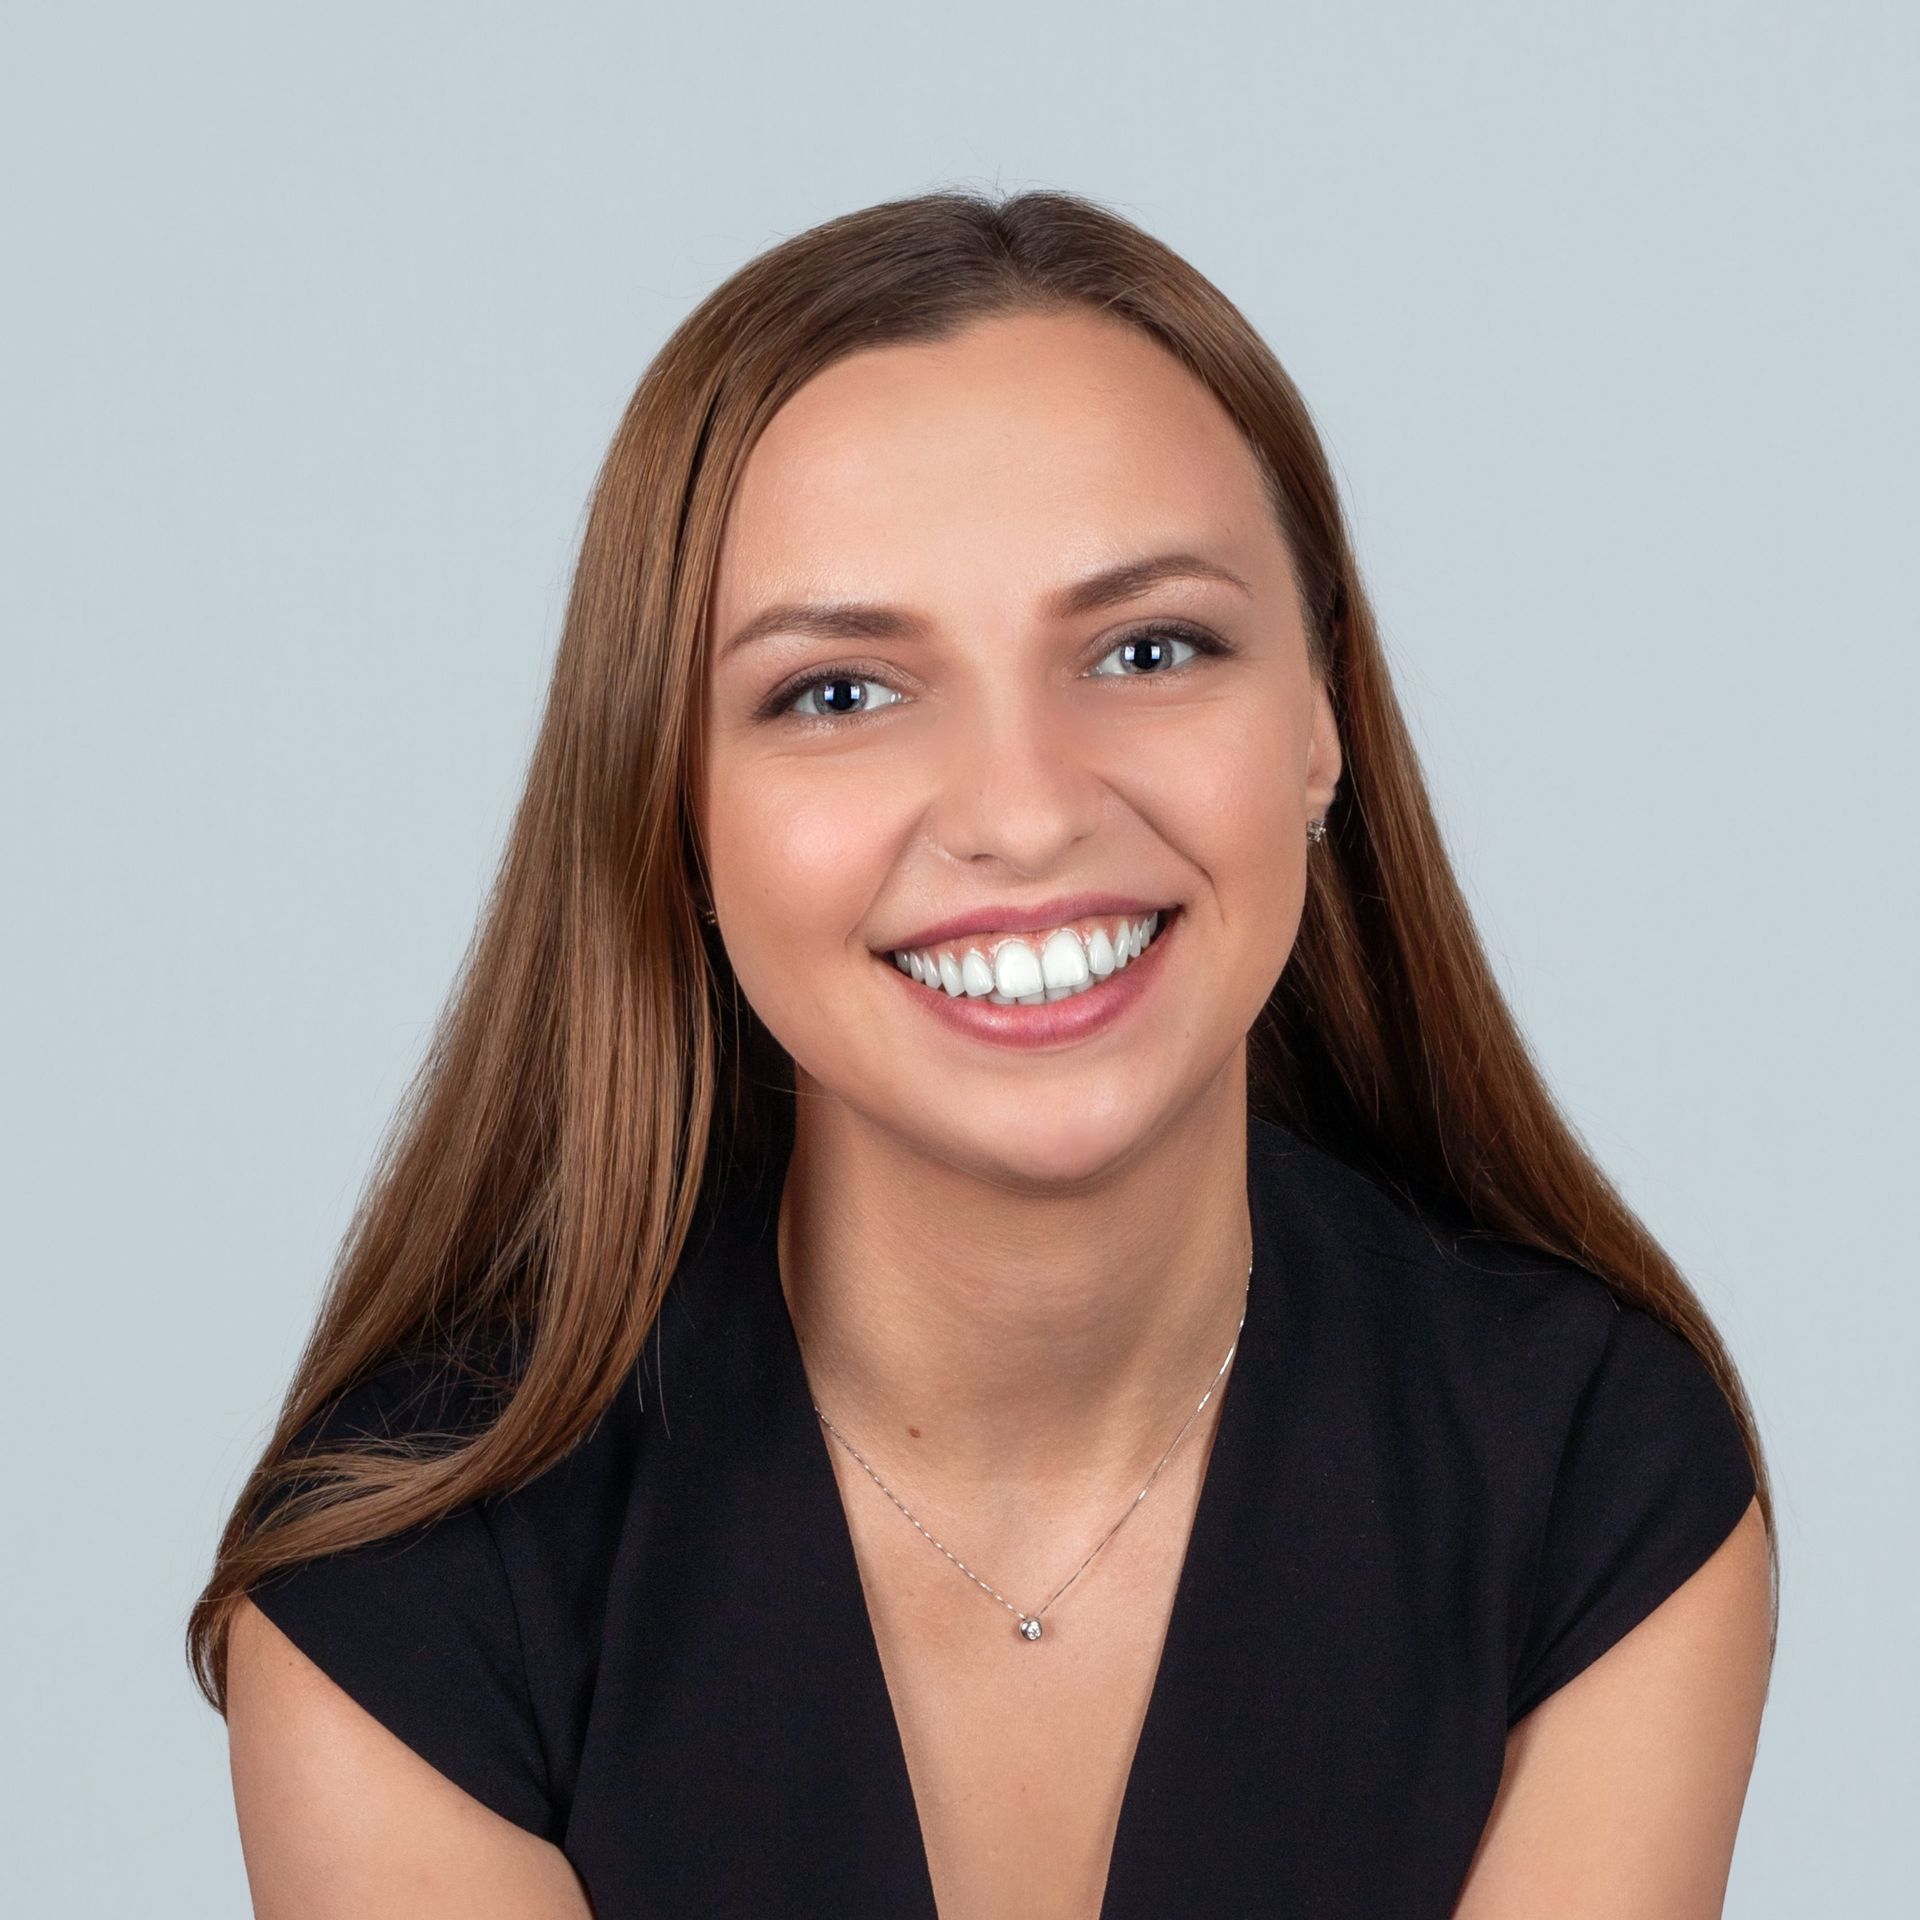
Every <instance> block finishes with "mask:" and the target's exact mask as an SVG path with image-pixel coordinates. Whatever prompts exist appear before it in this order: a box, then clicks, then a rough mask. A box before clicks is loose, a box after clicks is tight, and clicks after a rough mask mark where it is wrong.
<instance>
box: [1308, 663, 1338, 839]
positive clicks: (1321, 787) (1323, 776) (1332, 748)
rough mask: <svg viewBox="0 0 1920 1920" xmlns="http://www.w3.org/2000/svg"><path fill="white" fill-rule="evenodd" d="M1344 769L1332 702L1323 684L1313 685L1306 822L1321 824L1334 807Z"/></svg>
mask: <svg viewBox="0 0 1920 1920" xmlns="http://www.w3.org/2000/svg"><path fill="white" fill-rule="evenodd" d="M1344 765H1345V762H1344V760H1343V759H1342V757H1341V753H1340V731H1339V728H1338V727H1337V726H1336V725H1335V724H1334V718H1333V701H1332V699H1331V698H1330V697H1329V695H1328V693H1327V689H1326V685H1325V683H1324V682H1323V681H1321V680H1319V679H1317V678H1316V679H1315V681H1314V684H1313V732H1312V733H1311V735H1310V736H1309V737H1308V741H1307V775H1306V785H1305V787H1304V789H1303V791H1302V794H1301V798H1302V800H1303V801H1304V803H1305V805H1306V810H1307V818H1308V819H1309V820H1318V819H1320V818H1322V817H1323V816H1324V815H1325V813H1326V811H1327V809H1328V808H1329V807H1330V806H1332V805H1333V797H1334V794H1335V793H1336V792H1337V791H1338V789H1339V786H1340V773H1341V769H1342V768H1343V766H1344Z"/></svg>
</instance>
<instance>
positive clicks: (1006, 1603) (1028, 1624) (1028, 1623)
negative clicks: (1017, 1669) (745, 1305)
mask: <svg viewBox="0 0 1920 1920" xmlns="http://www.w3.org/2000/svg"><path fill="white" fill-rule="evenodd" d="M1252 1297H1253V1262H1252V1261H1251V1260H1249V1261H1248V1262H1247V1291H1246V1294H1245V1296H1244V1297H1243V1298H1242V1300H1241V1303H1240V1324H1239V1326H1237V1327H1235V1328H1234V1330H1233V1344H1232V1345H1231V1346H1230V1347H1228V1349H1227V1357H1226V1358H1225V1359H1224V1360H1222V1361H1221V1362H1220V1368H1219V1372H1217V1373H1216V1374H1215V1375H1214V1376H1213V1379H1212V1381H1211V1382H1210V1383H1209V1384H1208V1387H1207V1390H1206V1392H1205V1393H1203V1394H1202V1395H1201V1396H1200V1405H1199V1406H1197V1407H1195V1408H1194V1410H1193V1411H1192V1412H1191V1413H1190V1414H1188V1415H1187V1417H1186V1419H1185V1421H1184V1422H1182V1424H1181V1427H1180V1431H1179V1432H1178V1433H1176V1434H1175V1435H1174V1436H1173V1444H1172V1446H1169V1447H1168V1448H1167V1450H1166V1452H1165V1453H1163V1454H1162V1455H1161V1456H1160V1459H1159V1463H1158V1465H1156V1466H1155V1467H1154V1470H1153V1471H1152V1472H1151V1473H1150V1474H1148V1475H1147V1484H1146V1485H1145V1486H1144V1487H1142V1488H1141V1489H1140V1491H1139V1492H1138V1493H1136V1494H1135V1495H1134V1496H1133V1498H1132V1499H1131V1500H1130V1501H1129V1502H1128V1503H1127V1510H1126V1512H1124V1513H1123V1514H1122V1515H1121V1516H1120V1518H1119V1519H1118V1520H1116V1521H1115V1522H1114V1523H1113V1525H1112V1526H1111V1527H1109V1528H1108V1529H1107V1531H1106V1533H1105V1535H1104V1536H1103V1537H1102V1539H1101V1540H1100V1543H1099V1545H1098V1546H1096V1547H1095V1548H1094V1550H1093V1552H1092V1553H1090V1554H1088V1555H1087V1557H1086V1558H1085V1559H1084V1560H1082V1561H1081V1562H1080V1564H1079V1565H1078V1566H1077V1567H1075V1568H1074V1570H1073V1571H1072V1572H1071V1573H1070V1574H1068V1576H1067V1577H1066V1579H1064V1580H1063V1581H1061V1583H1060V1584H1059V1586H1057V1587H1055V1588H1054V1590H1053V1592H1052V1593H1050V1594H1049V1595H1048V1596H1047V1598H1046V1599H1045V1600H1043V1601H1042V1602H1041V1603H1040V1605H1039V1606H1037V1607H1036V1608H1034V1610H1033V1612H1031V1613H1023V1612H1021V1610H1020V1609H1019V1608H1018V1607H1017V1606H1015V1605H1014V1603H1013V1602H1012V1601H1011V1600H1009V1599H1008V1598H1007V1596H1006V1595H1005V1594H1004V1593H1002V1592H1001V1591H1000V1590H999V1588H998V1587H994V1586H989V1585H988V1584H987V1582H986V1581H984V1580H982V1579H981V1578H980V1576H979V1575H978V1574H977V1573H975V1572H974V1571H973V1569H972V1568H971V1567H969V1566H968V1565H967V1564H966V1562H965V1561H964V1560H962V1559H961V1558H960V1557H959V1556H958V1555H957V1554H955V1553H953V1552H952V1551H951V1550H950V1549H949V1548H948V1547H946V1546H945V1545H943V1544H942V1543H941V1542H940V1541H938V1540H935V1539H934V1537H933V1535H932V1534H930V1533H928V1532H927V1530H926V1528H925V1527H923V1526H921V1525H920V1522H919V1521H918V1520H915V1519H914V1516H913V1514H912V1512H911V1510H910V1509H909V1508H908V1506H907V1503H906V1502H905V1501H904V1500H902V1499H901V1498H900V1496H899V1495H898V1494H897V1493H895V1492H894V1490H893V1489H892V1488H891V1487H890V1486H888V1485H887V1483H886V1482H885V1481H884V1480H882V1479H881V1478H880V1476H879V1475H878V1474H877V1473H875V1472H874V1470H873V1468H872V1467H871V1466H870V1465H869V1464H868V1462H867V1458H866V1456H865V1455H864V1454H863V1453H862V1452H861V1451H860V1449H859V1448H858V1447H856V1446H855V1445H854V1444H853V1442H852V1441H851V1440H849V1439H848V1438H847V1436H846V1435H845V1434H844V1433H842V1432H841V1431H840V1429H839V1428H838V1427H836V1426H835V1425H834V1424H833V1422H832V1421H831V1420H829V1419H828V1418H827V1416H826V1414H825V1412H824V1411H823V1410H822V1409H821V1407H820V1406H819V1405H818V1403H816V1404H815V1405H814V1409H813V1410H814V1412H815V1413H817V1414H819V1415H820V1418H821V1421H822V1422H823V1423H824V1424H825V1426H826V1429H827V1431H828V1432H829V1433H831V1434H832V1435H833V1437H834V1438H835V1439H836V1440H838V1441H839V1442H840V1444H841V1445H842V1446H843V1447H845V1448H846V1450H847V1451H848V1452H849V1453H850V1454H852V1455H853V1457H854V1458H855V1459H856V1460H857V1461H859V1463H860V1465H861V1466H862V1467H863V1468H865V1469H866V1472H867V1475H868V1477H869V1478H870V1479H871V1480H872V1481H873V1483H874V1485H875V1486H877V1487H878V1488H879V1489H880V1491H881V1492H882V1493H884V1494H885V1495H886V1496H887V1498H888V1499H889V1500H891V1501H892V1502H893V1504H894V1505H895V1506H896V1507H898V1508H899V1509H900V1511H901V1512H902V1513H904V1514H906V1516H907V1518H908V1519H909V1520H912V1521H913V1524H914V1526H915V1527H916V1528H917V1529H918V1530H919V1532H920V1533H921V1534H922V1535H924V1536H925V1538H926V1539H927V1540H929V1541H931V1542H932V1544H933V1545H934V1546H936V1547H938V1548H939V1549H940V1551H941V1552H942V1553H944V1554H945V1555H946V1556H947V1558H948V1559H949V1560H951V1561H952V1562H953V1564H954V1565H955V1566H956V1567H958V1568H959V1569H960V1571H961V1572H962V1573H964V1574H965V1575H966V1576H967V1578H968V1579H969V1580H971V1581H972V1582H973V1584H974V1585H975V1586H976V1587H978V1588H980V1590H981V1591H982V1592H983V1593H990V1594H991V1595H992V1596H993V1597H994V1599H996V1600H998V1601H999V1602H1000V1604H1001V1605H1002V1606H1003V1607H1005V1608H1006V1609H1007V1611H1008V1612H1009V1613H1011V1614H1012V1615H1013V1616H1014V1618H1015V1619H1016V1621H1017V1622H1018V1623H1019V1631H1020V1636H1021V1638H1022V1639H1025V1640H1038V1639H1039V1638H1040V1616H1041V1615H1042V1614H1044V1613H1045V1612H1046V1610H1047V1609H1048V1608H1049V1607H1050V1606H1052V1605H1053V1603H1054V1602H1055V1601H1056V1600H1058V1599H1059V1598H1060V1596H1061V1595H1062V1594H1063V1593H1065V1592H1066V1590H1067V1589H1068V1588H1069V1587H1070V1586H1072V1585H1073V1583H1074V1582H1075V1581H1076V1580H1078V1579H1079V1578H1080V1576H1081V1575H1082V1574H1083V1573H1085V1572H1086V1570H1087V1569H1088V1568H1089V1567H1090V1566H1092V1565H1093V1562H1094V1559H1095V1557H1096V1556H1097V1555H1098V1554H1099V1553H1100V1552H1101V1550H1102V1549H1103V1548H1104V1547H1105V1546H1106V1544H1107V1542H1108V1541H1109V1540H1111V1539H1112V1538H1113V1536H1114V1535H1115V1534H1116V1533H1118V1532H1119V1531H1120V1529H1121V1528H1122V1527H1124V1526H1125V1525H1126V1524H1127V1522H1128V1521H1129V1520H1131V1519H1132V1518H1133V1516H1134V1514H1135V1513H1136V1512H1138V1511H1139V1507H1140V1503H1141V1501H1143V1500H1144V1499H1145V1498H1146V1497H1147V1495H1148V1493H1149V1492H1150V1491H1151V1490H1152V1488H1153V1483H1154V1482H1155V1481H1156V1480H1158V1479H1159V1477H1160V1469H1161V1467H1164V1466H1165V1465H1166V1464H1167V1462H1168V1461H1169V1460H1171V1459H1172V1458H1173V1451H1174V1448H1175V1447H1177V1446H1179V1444H1180V1442H1181V1441H1182V1440H1184V1439H1185V1438H1186V1437H1187V1429H1188V1428H1189V1427H1191V1426H1192V1425H1193V1423H1194V1422H1195V1421H1196V1420H1197V1419H1199V1417H1200V1413H1201V1409H1202V1408H1203V1407H1205V1406H1206V1404H1207V1402H1208V1401H1209V1400H1211V1399H1212V1398H1213V1393H1214V1388H1216V1387H1217V1386H1219V1384H1220V1380H1221V1376H1222V1375H1223V1374H1224V1373H1225V1372H1226V1370H1227V1369H1228V1367H1230V1366H1231V1365H1232V1364H1233V1356H1234V1355H1235V1354H1236V1353H1237V1352H1238V1351H1239V1350H1240V1335H1241V1332H1242V1330H1243V1329H1244V1328H1245V1326H1246V1324H1247V1304H1248V1301H1250V1300H1251V1299H1252Z"/></svg>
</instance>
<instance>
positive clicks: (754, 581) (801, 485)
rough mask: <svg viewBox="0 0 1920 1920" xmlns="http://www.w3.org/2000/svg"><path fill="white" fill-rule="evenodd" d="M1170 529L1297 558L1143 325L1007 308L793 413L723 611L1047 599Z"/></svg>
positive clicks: (882, 361)
mask: <svg viewBox="0 0 1920 1920" xmlns="http://www.w3.org/2000/svg"><path fill="white" fill-rule="evenodd" d="M1169 545H1173V546H1180V547H1186V548H1197V549H1200V550H1202V551H1207V552H1210V553H1214V554H1217V555H1218V556H1219V557H1220V558H1222V559H1223V560H1227V561H1229V563H1231V562H1232V561H1233V560H1234V559H1236V558H1237V559H1238V560H1239V561H1240V563H1241V564H1243V565H1246V566H1248V567H1251V568H1253V569H1254V570H1256V571H1258V570H1259V569H1260V567H1261V564H1262V561H1263V559H1264V563H1265V565H1266V567H1267V568H1268V569H1269V570H1271V569H1275V568H1278V569H1281V570H1284V567H1285V558H1284V553H1283V551H1282V547H1281V543H1280V536H1279V532H1278V529H1277V528H1276V527H1275V525H1274V522H1273V518H1272V513H1271V510H1270V508H1269V506H1268V503H1267V500H1266V494H1265V490H1264V487H1263V486H1262V484H1261V480H1260V475H1259V470H1258V467H1257V466H1256V464H1255V461H1254V458H1253V455H1252V453H1251V452H1250V451H1249V449H1248V447H1247V445H1246V443H1245V441H1244V440H1242V438H1241V436H1240V434H1239V432H1238V430H1237V429H1236V428H1235V426H1234V425H1233V422H1232V421H1231V420H1230V419H1229V418H1228V416H1227V414H1226V412H1225V410H1224V409H1223V408H1222V407H1221V406H1220V404H1219V402H1218V401H1216V400H1215V399H1214V397H1213V395H1212V394H1211V393H1210V392H1209V391H1208V390H1207V388H1206V387H1205V386H1204V385H1203V384H1202V383H1201V382H1200V381H1199V380H1197V379H1196V378H1194V376H1193V375H1191V374H1190V373H1188V372H1187V370H1186V369H1185V368H1184V367H1182V366H1181V365H1180V364H1179V362H1178V361H1176V360H1175V359H1174V358H1173V357H1172V355H1171V354H1169V353H1168V352H1166V351H1165V350H1164V349H1163V348H1161V347H1159V346H1158V345H1156V344H1155V343H1154V342H1153V341H1152V340H1150V339H1148V338H1147V337H1146V336H1145V335H1144V334H1142V333H1141V332H1140V331H1139V330H1138V329H1137V328H1135V327H1133V326H1130V325H1128V324H1125V323H1123V322H1118V321H1113V320H1107V319H1103V318H1101V317H1099V316H1097V315H1094V314H1091V313H1069V314H1045V315H1040V314H1021V315H1017V316H1011V317H1007V318H996V319H992V320H987V321H981V322H977V323H975V324H973V325H971V326H969V327H967V328H966V329H965V330H964V331H962V332H960V333H958V334H955V335H953V336H951V337H950V338H948V339H945V340H941V341H936V342H931V343H914V344H911V345H894V346H886V347H878V348H872V349H868V350H865V351H862V352H858V353H855V354H852V355H850V356H849V357H848V358H846V359H844V360H841V361H838V362H836V363H835V364H834V365H833V366H831V367H828V368H827V369H825V371H823V372H822V373H820V374H818V375H817V376H815V378H813V379H812V380H810V381H809V382H808V383H807V384H806V385H805V386H804V387H802V388H801V389H800V390H799V391H798V392H797V393H796V394H795V395H794V396H793V397H792V399H790V400H789V401H788V402H787V403H786V404H785V406H783V407H782V408H781V409H780V411H779V412H778V413H777V414H776V415H775V416H774V418H773V419H772V420H771V421H770V422H769V423H768V425H767V427H766V429H765V431H764V432H763V433H762V435H761V437H760V439H759V440H758V442H757V443H756V444H755V446H754V448H753V450H752V451H751V453H750V454H749V456H748V459H747V463H746V466H745V469H744V471H743V473H742V475H741V479H740V484H739V486H738V488H737V490H736V493H735V497H734V500H733V503H732V505H731V508H730V510H729V513H728V518H727V525H726V529H725V532H724V534H723V536H722V543H721V552H720V560H719V569H718V573H717V575H716V579H715V590H714V602H715V604H714V622H715V625H716V627H718V628H720V629H721V630H722V631H724V630H726V628H727V627H728V626H729V625H730V624H731V623H733V622H734V621H736V620H738V619H739V618H741V617H742V616H744V615H747V614H750V613H751V612H752V611H754V610H755V609H756V608H757V607H758V606H759V605H761V604H762V603H763V602H764V601H765V600H767V599H769V598H771V597H773V596H775V595H781V596H784V595H786V594H789V593H795V592H814V593H829V594H841V593H845V594H859V595H867V594H885V595H887V596H889V597H902V598H906V597H913V598H921V599H925V600H928V601H930V602H931V601H936V600H938V601H942V602H945V603H951V604H953V605H956V606H958V605H960V604H962V603H963V602H966V601H974V602H976V603H981V604H984V603H985V602H987V601H989V600H993V601H996V602H1004V601H1005V600H1006V599H1008V598H1009V597H1011V598H1016V599H1017V598H1022V597H1038V596H1040V595H1043V594H1045V593H1048V592H1050V591H1051V590H1052V589H1053V588H1054V587H1056V586H1057V585H1058V584H1059V582H1060V580H1061V579H1062V578H1063V577H1068V576H1071V575H1074V574H1076V573H1079V572H1083V571H1086V570H1088V569H1089V568H1091V567H1093V566H1096V565H1098V564H1101V563H1103V562H1109V561H1112V560H1115V559H1118V558H1124V557H1128V556H1130V555H1133V554H1136V553H1140V552H1146V551H1150V550H1153V549H1156V548H1164V547H1167V546H1169Z"/></svg>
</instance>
